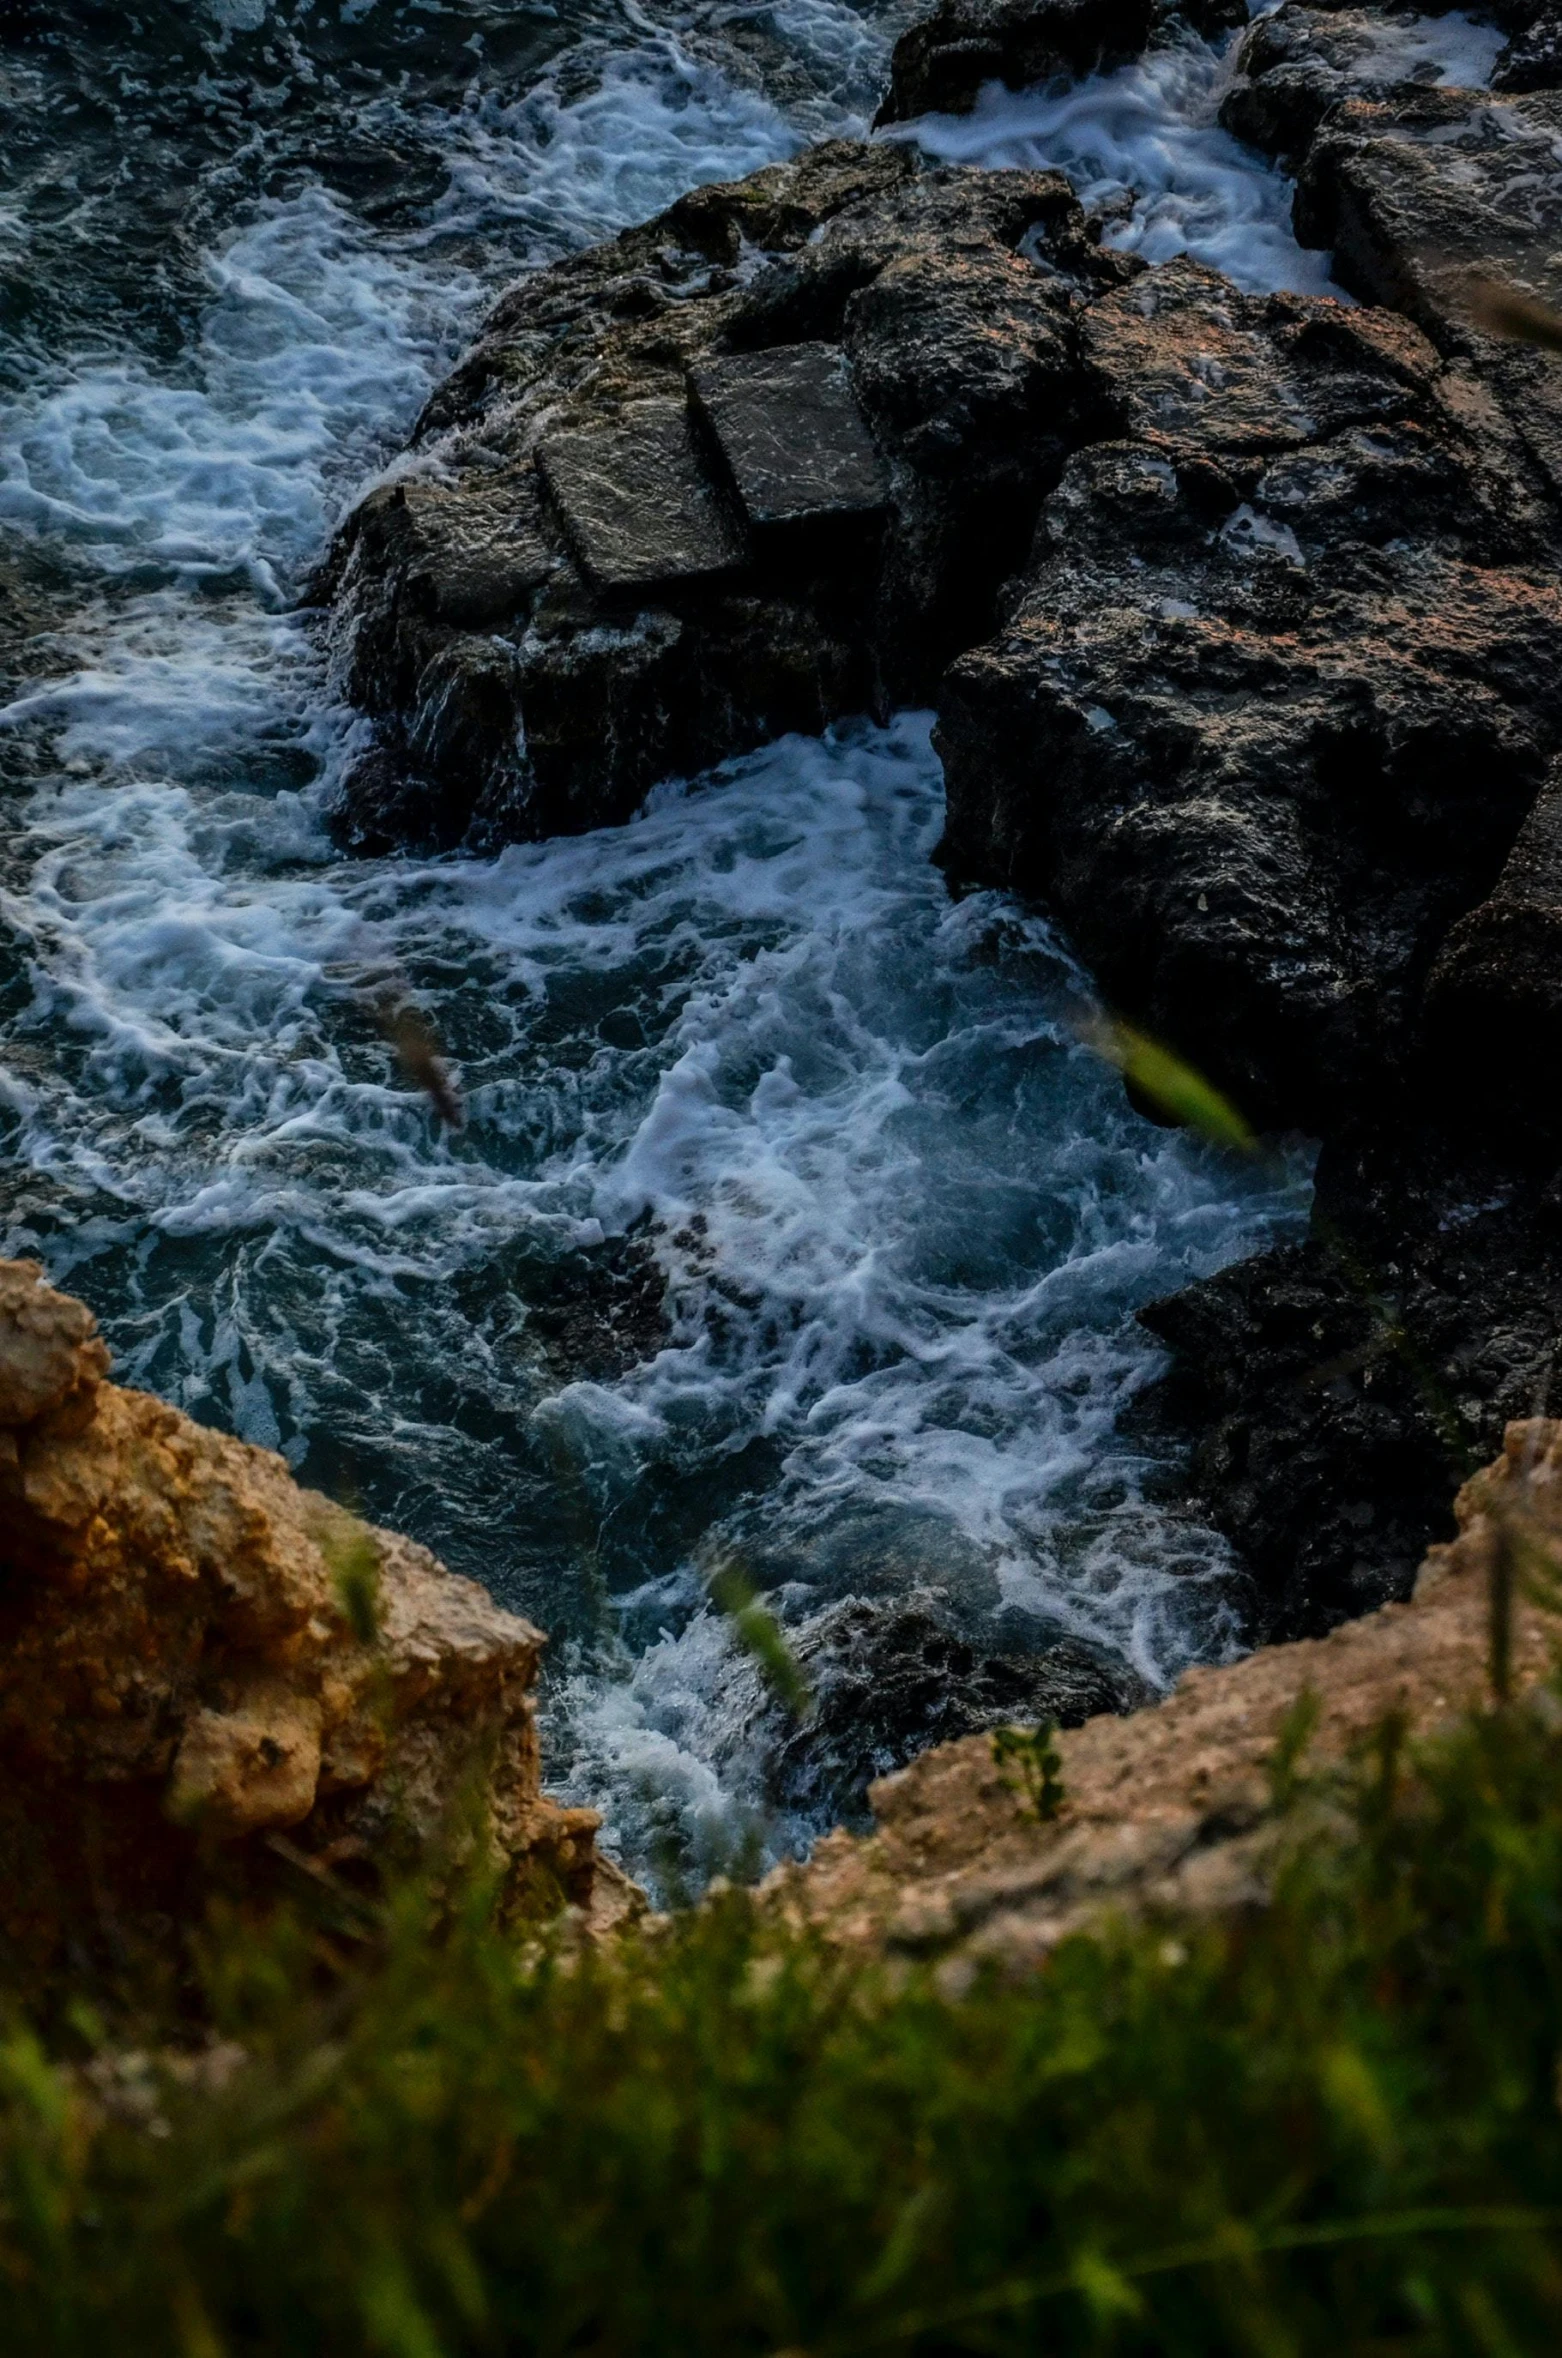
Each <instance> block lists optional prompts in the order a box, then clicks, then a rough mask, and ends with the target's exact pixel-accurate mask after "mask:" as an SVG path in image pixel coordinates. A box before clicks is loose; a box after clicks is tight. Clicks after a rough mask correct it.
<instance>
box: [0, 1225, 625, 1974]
mask: <svg viewBox="0 0 1562 2358" xmlns="http://www.w3.org/2000/svg"><path fill="white" fill-rule="evenodd" d="M108 1364H109V1361H108V1353H107V1351H106V1349H105V1348H104V1346H103V1344H102V1342H101V1341H100V1340H99V1338H98V1336H97V1334H96V1331H95V1327H94V1322H93V1319H92V1316H91V1313H90V1312H89V1311H88V1310H86V1309H85V1308H84V1307H83V1305H82V1304H81V1303H79V1302H76V1301H72V1300H71V1299H70V1298H69V1297H68V1296H66V1295H63V1294H59V1293H56V1292H55V1291H53V1289H52V1288H50V1287H49V1286H48V1285H46V1284H45V1283H44V1281H43V1278H42V1275H41V1272H40V1271H39V1269H38V1268H37V1266H36V1264H34V1263H32V1262H27V1261H6V1262H0V1763H3V1773H0V1936H3V1938H4V1941H5V1944H6V1946H7V1948H8V1949H9V1951H10V1952H11V1955H12V1959H13V1962H17V1963H20V1965H21V1966H22V1967H23V1968H24V1969H25V1968H32V1969H35V1970H36V1969H37V1968H39V1967H46V1966H47V1965H48V1964H49V1962H50V1960H51V1959H52V1958H53V1957H54V1956H55V1955H56V1954H57V1953H58V1951H59V1949H60V1946H61V1944H62V1943H67V1944H69V1946H70V1948H71V1949H72V1951H73V1952H75V1953H77V1954H78V1955H79V1954H80V1953H81V1952H82V1951H86V1952H87V1953H89V1954H100V1955H103V1956H108V1957H113V1956H115V1955H119V1954H121V1953H123V1952H124V1950H125V1949H126V1946H127V1944H129V1945H131V1946H133V1945H134V1944H135V1942H136V1940H137V1938H138V1937H149V1938H150V1939H151V1940H152V1942H153V1944H154V1945H155V1944H156V1942H157V1941H158V1939H159V1938H160V1936H161V1934H162V1932H163V1931H164V1930H165V1929H166V1927H167V1925H168V1924H169V1923H170V1922H172V1923H175V1924H181V1925H188V1924H189V1923H191V1922H192V1921H195V1920H198V1918H199V1914H200V1905H201V1900H202V1896H203V1893H204V1892H205V1890H206V1889H207V1888H208V1887H209V1885H210V1883H211V1881H212V1880H213V1879H214V1878H216V1877H220V1879H221V1881H222V1882H223V1884H224V1886H225V1888H227V1889H229V1890H238V1891H244V1890H246V1889H250V1888H258V1887H260V1886H262V1885H263V1884H264V1883H265V1882H266V1880H267V1878H268V1877H269V1878H273V1879H274V1878H275V1876H276V1875H277V1874H278V1873H284V1874H285V1873H289V1872H293V1873H296V1872H304V1873H311V1872H313V1873H315V1874H317V1875H318V1874H328V1875H345V1876H347V1877H348V1878H349V1880H352V1879H355V1878H357V1877H359V1876H361V1875H362V1873H363V1872H364V1871H365V1870H368V1871H371V1872H372V1871H373V1870H374V1869H375V1868H376V1867H377V1866H378V1865H379V1864H381V1863H383V1862H384V1861H385V1860H387V1859H388V1858H390V1857H392V1856H395V1855H397V1854H398V1852H400V1853H401V1854H403V1855H405V1854H406V1853H407V1852H408V1851H409V1850H412V1851H415V1850H416V1848H417V1846H418V1845H419V1843H420V1842H421V1841H422V1840H423V1839H424V1838H426V1837H428V1836H430V1835H432V1834H434V1833H436V1832H437V1831H439V1830H440V1829H442V1828H443V1827H444V1826H445V1825H446V1824H447V1822H448V1817H449V1813H450V1811H451V1810H452V1808H454V1807H455V1806H456V1805H457V1804H458V1803H459V1802H460V1801H461V1800H462V1798H463V1797H467V1798H470V1799H473V1800H475V1801H476V1802H477V1803H479V1804H480V1806H481V1808H482V1810H483V1812H484V1815H485V1816H486V1820H487V1823H488V1825H489V1827H490V1829H491V1839H492V1841H493V1843H494V1845H495V1849H496V1865H497V1866H498V1867H499V1868H500V1870H501V1872H502V1875H503V1878H504V1882H505V1887H506V1897H507V1902H508V1904H509V1905H510V1906H511V1907H512V1908H514V1909H517V1910H525V1909H528V1908H535V1909H539V1910H542V1911H551V1910H553V1909H556V1908H557V1907H559V1906H560V1905H562V1904H566V1903H567V1904H572V1905H574V1906H576V1907H578V1908H580V1909H582V1910H584V1911H586V1912H587V1913H588V1914H589V1913H593V1912H594V1913H595V1914H596V1916H597V1917H599V1918H607V1917H610V1916H611V1915H612V1914H613V1913H614V1912H615V1911H616V1910H619V1909H621V1908H622V1907H623V1906H624V1905H625V1903H626V1898H627V1896H628V1893H629V1887H628V1886H627V1885H626V1884H625V1882H624V1879H623V1877H622V1876H621V1875H620V1874H619V1873H618V1871H617V1870H616V1869H614V1868H612V1867H611V1866H609V1865H608V1864H607V1863H606V1862H605V1861H603V1860H601V1859H600V1858H598V1856H597V1855H596V1852H595V1849H594V1844H593V1836H594V1833H595V1830H596V1826H597V1823H598V1821H597V1819H596V1817H595V1815H594V1814H593V1813H592V1812H591V1811H589V1810H575V1809H562V1808H560V1807H559V1806H558V1805H557V1804H555V1803H554V1802H551V1801H549V1800H548V1799H547V1798H546V1797H545V1796H544V1794H543V1793H542V1791H541V1788H540V1782H539V1764H538V1749H537V1735H536V1728H535V1724H534V1717H533V1707H532V1698H531V1689H532V1684H533V1680H534V1678H535V1675H536V1670H537V1663H538V1658H539V1655H540V1653H541V1650H542V1646H543V1642H544V1641H543V1639H542V1637H541V1636H540V1634H539V1633H538V1632H537V1631H536V1630H535V1629H533V1628H532V1627H531V1626H530V1625H529V1624H528V1623H527V1622H524V1621H521V1620H519V1619H517V1618H516V1616H515V1615H514V1614H511V1613H506V1612H503V1611H501V1609H500V1608H499V1607H498V1606H497V1605H496V1604H495V1603H494V1602H493V1600H492V1599H491V1598H490V1597H489V1595H488V1594H487V1592H486V1590H484V1589H482V1588H480V1587H479V1586H478V1585H477V1584H476V1583H475V1582H474V1581H470V1580H463V1579H459V1578H457V1577H456V1576H455V1575H454V1574H453V1573H450V1572H447V1571H446V1570H445V1569H444V1567H443V1566H442V1565H440V1564H439V1563H437V1562H436V1561H435V1559H434V1558H433V1557H432V1556H431V1555H430V1554H429V1553H428V1552H427V1550H426V1549H424V1548H421V1547H418V1546H416V1545H414V1544H413V1542H411V1541H410V1540H406V1539H402V1538H398V1537H397V1536H396V1535H395V1534H394V1533H392V1532H388V1531H378V1530H370V1529H369V1528H368V1527H366V1526H365V1525H363V1524H361V1523H359V1522H357V1521H356V1520H355V1519H354V1518H353V1517H352V1516H350V1515H348V1514H346V1513H345V1512H344V1511H343V1509H341V1508H340V1507H338V1506H335V1505H333V1503H332V1502H331V1501H330V1500H329V1499H326V1498H323V1497H321V1496H319V1495H318V1494H316V1493H314V1492H311V1491H306V1490H300V1489H299V1488H298V1487H297V1486H296V1485H295V1483H294V1482H293V1480H292V1477H291V1476H290V1474H289V1473H288V1470H287V1468H286V1466H285V1465H284V1463H283V1461H282V1460H281V1459H280V1458H278V1457H274V1456H272V1455H271V1454H270V1453H269V1452H268V1451H265V1450H261V1449H253V1448H250V1447H247V1446H246V1445H245V1444H244V1443H242V1442H239V1441H233V1440H229V1439H228V1438H227V1437H226V1436H224V1435H222V1434H218V1433H213V1432H209V1431H207V1430H206V1429H205V1428H204V1427H203V1426H200V1425H196V1424H193V1423H192V1422H191V1421H190V1419H189V1418H188V1417H186V1416H183V1415H181V1414H180V1413H179V1411H178V1410H177V1409H173V1408H169V1407H167V1406H165V1405H164V1403H163V1402H161V1401H159V1400H155V1399H152V1398H151V1397H149V1396H148V1395H147V1394H146V1393H143V1392H132V1391H124V1390H121V1389H120V1388H119V1387H118V1386H117V1385H114V1384H111V1383H109V1382H107V1381H106V1380H105V1379H106V1375H107V1370H108Z"/></svg>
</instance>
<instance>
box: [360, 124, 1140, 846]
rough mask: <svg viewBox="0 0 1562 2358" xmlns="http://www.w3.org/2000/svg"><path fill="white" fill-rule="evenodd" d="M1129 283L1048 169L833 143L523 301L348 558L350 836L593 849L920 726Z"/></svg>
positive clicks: (518, 294) (434, 407)
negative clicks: (603, 835)
mask: <svg viewBox="0 0 1562 2358" xmlns="http://www.w3.org/2000/svg"><path fill="white" fill-rule="evenodd" d="M1022 243H1024V244H1025V245H1026V252H1025V253H1024V254H1022V253H1021V252H1020V251H1019V249H1020V247H1021V245H1022ZM1133 267H1134V266H1133V265H1132V264H1130V263H1129V262H1128V261H1126V260H1125V259H1122V258H1119V257H1115V256H1110V255H1106V254H1103V253H1102V252H1101V251H1100V250H1099V248H1097V247H1096V246H1095V245H1093V244H1092V243H1091V242H1090V240H1089V239H1088V238H1087V237H1086V235H1085V233H1084V222H1083V217H1082V215H1081V214H1080V211H1079V208H1078V206H1077V204H1076V203H1075V201H1074V199H1073V197H1072V195H1071V194H1070V192H1069V190H1068V187H1067V184H1066V182H1065V181H1064V180H1063V179H1062V177H1061V176H1060V175H1057V174H1035V173H1015V172H1009V173H990V174H989V173H960V174H955V173H938V172H920V171H919V170H918V169H917V167H916V165H915V164H914V162H913V161H912V159H911V157H910V156H909V154H908V153H906V152H905V151H904V150H901V149H898V148H892V147H868V146H860V145H853V144H851V143H846V142H841V143H836V144H833V145H827V146H824V147H821V148H818V149H815V150H813V151H811V152H810V153H809V154H808V155H807V156H805V157H804V158H803V159H802V160H801V161H800V162H799V163H797V164H795V165H789V166H779V167H775V168H772V169H771V170H769V171H765V172H761V173H759V174H757V175H755V177H754V178H753V179H752V180H749V181H746V182H742V183H739V184H736V185H733V186H728V187H716V188H706V189H702V190H699V191H697V192H696V194H695V195H693V196H691V197H688V198H685V199H684V200H682V202H681V203H679V204H678V205H675V206H674V207H673V208H672V209H671V211H670V212H668V213H667V214H665V215H663V216H662V217H661V218H660V219H658V220H656V221H653V222H651V223H650V224H648V225H647V226H646V227H644V228H642V229H637V230H633V231H630V232H628V233H627V234H626V235H625V236H623V237H621V238H619V239H617V240H616V241H615V242H614V243H613V244H612V245H610V246H605V247H599V248H596V249H594V250H593V251H592V252H591V253H588V254H585V255H582V256H580V257H578V258H577V259H575V260H572V261H570V262H567V263H563V264H560V265H559V266H558V267H557V268H555V269H553V270H550V271H547V272H544V273H542V274H541V275H540V276H538V277H536V278H534V279H531V280H528V281H526V282H524V283H523V284H522V285H521V286H520V287H518V288H517V289H516V290H515V291H514V293H513V294H511V295H509V296H507V297H506V298H505V299H504V300H503V301H502V302H501V303H500V305H499V306H498V309H497V310H496V312H495V313H494V315H493V316H492V318H491V319H490V321H489V324H488V328H487V331H486V333H485V335H484V337H483V339H482V341H481V342H480V343H479V344H478V346H477V347H476V348H475V350H474V351H473V352H472V353H471V354H470V355H469V357H468V358H467V359H466V361H464V362H463V364H462V365H461V367H460V368H459V369H458V370H457V372H456V374H455V375H454V377H452V378H451V379H450V380H449V381H448V382H447V384H446V385H445V386H444V387H443V388H442V390H441V391H440V392H439V393H438V394H436V396H435V398H434V400H433V402H432V403H431V405H430V408H429V411H428V413H427V416H426V418H425V421H424V425H423V428H422V430H421V432H420V434H419V436H418V437H417V439H416V440H415V442H414V445H413V464H412V468H411V470H410V471H404V472H400V473H398V474H397V475H396V476H395V478H394V479H393V480H392V481H390V482H388V483H387V484H385V485H384V486H383V487H382V488H380V489H378V490H376V491H375V492H374V493H372V494H371V495H370V497H369V499H368V500H366V501H365V502H364V503H363V505H362V506H361V507H360V508H359V509H358V510H357V511H356V512H355V514H354V515H353V516H352V517H351V518H350V519H349V521H348V523H347V525H346V527H345V529H344V532H343V535H342V538H341V541H340V543H339V544H338V548H337V551H336V553H335V557H334V559H333V567H334V577H335V588H336V614H337V620H338V628H339V630H340V633H341V637H342V643H343V649H344V661H345V665H346V675H347V680H348V685H349V690H350V693H351V694H352V696H353V698H354V700H355V702H357V703H358V704H359V705H361V706H362V708H363V709H364V710H365V711H366V712H368V713H370V714H372V715H374V716H375V717H376V718H377V720H378V722H379V724H380V726H379V736H378V741H377V744H376V746H375V748H374V749H373V751H372V752H371V753H369V754H368V755H367V756H366V758H365V759H364V761H363V762H362V763H361V764H360V766H359V767H358V769H357V770H356V771H355V772H354V774H353V775H352V776H350V777H349V779H348V781H347V784H346V788H345V792H344V798H343V804H342V808H341V810H340V812H339V814H338V819H337V826H338V830H339V833H340V835H341V837H342V840H343V841H344V842H346V843H347V844H349V845H351V846H353V847H355V848H360V849H364V850H370V849H379V848H383V847H384V846H385V845H387V844H389V843H394V842H397V841H405V840H409V839H413V838H417V837H419V836H421V837H422V838H423V839H425V840H428V841H431V842H437V843H444V844H451V843H456V842H460V841H462V840H464V839H471V840H475V841H478V842H493V841H497V840H503V839H505V838H507V837H515V836H535V835H544V834H549V833H555V832H559V831H561V830H569V831H573V830H576V829H583V828H587V827H591V826H596V825H600V824H602V823H604V822H607V821H612V820H615V819H620V818H623V817H625V816H627V815H628V813H629V811H630V810H631V809H633V807H634V806H635V804H636V803H637V801H638V800H639V798H640V796H641V795H642V794H643V793H644V791H645V789H646V788H647V787H648V786H649V785H650V784H651V783H652V782H653V781H654V780H655V779H657V778H659V777H662V776H665V775H666V774H667V773H668V772H669V771H681V770H691V769H696V768H699V767H701V766H703V765H705V764H708V763H710V762H713V761H717V760H720V759H722V758H723V757H724V756H726V755H729V754H731V753H733V752H736V751H738V750H740V749H742V748H744V747H746V746H748V745H752V744H755V743H758V742H759V741H761V740H762V739H764V738H766V737H769V736H773V735H776V734H778V733H780V732H782V731H784V730H787V729H810V730H811V729H818V728H821V727H822V726H824V725H825V724H826V723H827V722H828V721H830V720H832V719H834V718H836V717H838V716H840V715H842V714H844V713H848V712H853V711H860V710H862V709H863V708H864V707H867V708H871V709H877V710H884V709H887V708H888V707H889V706H892V705H895V704H904V703H907V702H912V703H915V702H918V701H925V700H926V699H927V698H928V697H930V696H931V694H932V693H933V690H934V688H935V686H936V683H937V680H938V677H939V675H940V672H941V671H942V668H943V666H944V664H945V663H947V661H948V659H949V657H950V655H951V654H953V653H954V652H956V651H957V649H958V648H959V647H960V646H961V645H963V644H966V643H967V642H968V640H969V638H970V636H971V635H972V634H973V632H979V631H980V630H981V629H982V627H983V626H984V623H985V622H986V621H987V620H988V619H989V618H990V616H991V614H992V611H993V602H994V599H995V597H996V594H997V591H998V588H999V585H1000V584H1001V582H1002V581H1003V579H1004V577H1005V575H1006V574H1007V573H1008V572H1009V571H1010V570H1011V569H1012V568H1013V567H1014V566H1015V565H1017V564H1018V563H1020V562H1021V561H1022V559H1023V556H1024V551H1025V546H1026V543H1027V541H1028V538H1029V533H1030V529H1031V526H1032V524H1033V521H1034V518H1035V514H1036V510H1037V507H1038V505H1039V502H1040V500H1041V498H1042V495H1043V493H1044V492H1045V491H1046V490H1047V489H1048V488H1049V487H1050V485H1051V483H1052V482H1053V481H1055V479H1056V476H1057V471H1058V467H1059V465H1060V463H1061V460H1062V457H1063V454H1064V451H1065V449H1066V447H1067V443H1068V441H1069V440H1070V439H1071V438H1072V437H1073V436H1074V435H1075V434H1076V433H1077V431H1078V421H1077V419H1076V416H1075V405H1076V403H1077V400H1078V397H1079V394H1080V390H1081V384H1082V380H1081V378H1080V375H1079V368H1078V328H1077V314H1078V312H1079V310H1080V309H1081V307H1082V305H1083V304H1084V302H1085V301H1086V300H1087V299H1088V298H1089V297H1091V296H1093V295H1095V294H1098V293H1099V292H1101V291H1102V290H1103V289H1104V288H1107V287H1112V286H1117V285H1121V284H1122V283H1123V282H1124V281H1125V280H1126V279H1127V278H1128V277H1129V276H1130V275H1131V274H1132V270H1133Z"/></svg>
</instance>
